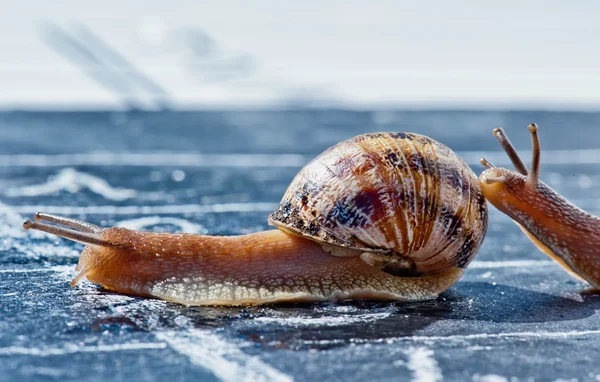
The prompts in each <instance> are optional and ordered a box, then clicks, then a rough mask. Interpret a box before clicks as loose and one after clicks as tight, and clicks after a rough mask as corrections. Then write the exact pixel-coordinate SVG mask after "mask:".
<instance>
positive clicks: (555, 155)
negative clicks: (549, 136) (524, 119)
mask: <svg viewBox="0 0 600 382" xmlns="http://www.w3.org/2000/svg"><path fill="white" fill-rule="evenodd" d="M456 153H457V154H458V156H460V157H461V158H463V159H464V160H465V161H466V162H467V163H468V164H469V165H476V166H480V164H479V160H480V159H481V158H482V157H485V158H487V159H488V160H490V161H491V162H492V163H494V164H496V165H501V166H505V165H510V164H511V163H510V160H509V159H508V157H507V156H506V153H505V152H504V151H498V150H496V151H457V152H456ZM519 154H520V155H521V156H522V157H523V158H526V157H528V156H529V155H530V154H531V153H530V152H525V151H522V152H519ZM313 158H314V156H313V155H301V154H198V153H165V152H160V151H159V152H144V153H110V152H94V153H79V154H56V155H51V154H50V155H44V154H18V155H0V167H17V166H18V167H72V166H174V167H240V168H242V167H243V168H249V167H302V166H304V165H305V164H307V163H308V162H309V161H310V160H311V159H313ZM599 163H600V149H582V150H546V151H544V156H543V158H542V164H545V165H570V164H599Z"/></svg>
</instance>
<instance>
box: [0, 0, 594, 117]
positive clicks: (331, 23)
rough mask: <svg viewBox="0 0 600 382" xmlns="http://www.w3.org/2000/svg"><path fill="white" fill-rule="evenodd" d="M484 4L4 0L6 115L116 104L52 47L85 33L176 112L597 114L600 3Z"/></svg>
mask: <svg viewBox="0 0 600 382" xmlns="http://www.w3.org/2000/svg"><path fill="white" fill-rule="evenodd" d="M10 3H12V4H10ZM484 3H488V4H491V2H482V1H442V0H431V1H406V2H403V1H393V0H390V1H347V0H340V1H323V0H302V1H294V2H291V1H275V0H274V1H251V2H250V1H224V0H220V1H211V2H208V1H150V0H140V1H113V0H104V1H93V2H90V1H81V0H79V1H78V0H70V1H58V0H57V1H45V0H20V1H18V2H17V1H14V2H8V1H3V2H2V4H0V52H2V55H1V56H0V57H2V59H1V60H0V108H3V109H6V108H8V109H10V108H13V107H25V108H36V107H43V108H53V107H60V108H71V107H73V108H82V107H83V108H86V107H116V106H118V105H119V104H120V103H121V100H122V98H123V97H122V95H119V94H118V92H115V91H114V89H113V90H109V89H108V88H107V87H105V86H103V85H101V84H99V83H98V82H96V81H95V80H93V79H92V78H91V77H90V76H89V75H86V74H84V70H83V69H82V68H81V67H78V66H76V65H74V64H73V63H72V62H71V61H70V60H69V59H68V58H67V56H64V55H61V54H60V53H59V50H58V49H57V48H56V45H53V44H52V43H49V41H50V42H51V41H52V40H51V36H52V35H53V34H52V31H53V30H54V31H56V30H57V29H56V28H60V30H62V31H65V32H67V33H69V35H70V36H72V37H74V38H81V36H82V34H81V32H80V31H81V29H78V28H79V26H80V25H85V26H87V28H89V30H90V31H92V32H93V33H94V34H95V35H96V36H98V37H100V38H101V39H102V40H103V41H104V42H105V43H107V44H109V45H110V46H111V47H112V48H114V50H115V51H116V52H118V53H119V54H122V55H123V56H124V57H126V59H127V60H128V61H130V62H131V63H133V64H134V65H135V67H137V69H138V70H139V71H140V72H142V73H144V74H145V75H147V76H149V77H150V78H152V79H153V81H154V82H156V83H157V84H159V85H160V86H161V87H162V88H163V89H164V90H165V91H166V92H167V93H168V94H169V96H170V100H171V102H172V104H173V105H174V106H175V107H182V108H188V107H228V106H239V105H242V106H243V105H246V106H264V105H273V104H275V105H277V104H281V103H284V104H285V103H286V102H287V103H293V102H304V103H309V104H310V103H315V102H316V103H321V104H346V105H359V106H386V105H387V106H394V105H399V106H406V105H412V106H416V107H467V108H468V107H475V108H481V107H484V108H485V107H491V108H504V107H510V108H529V107H542V108H550V109H551V108H560V109H593V110H597V109H600V21H599V20H600V1H595V0H589V1H541V0H540V1H512V0H511V1H499V2H494V5H488V4H484ZM53 28H54V29H53ZM84 46H88V47H89V45H86V44H84ZM116 68H117V69H118V70H119V71H122V70H121V69H120V68H121V67H120V66H119V65H117V66H116ZM86 70H88V71H90V70H92V71H90V73H93V70H96V69H95V68H93V67H92V68H89V67H88V68H87V69H86ZM125 78H126V77H122V79H121V80H119V81H118V83H121V84H123V83H128V82H127V81H128V80H126V79H125ZM131 89H133V88H131ZM147 93H148V91H147V90H144V89H141V90H139V91H137V92H136V94H137V95H136V96H135V97H136V98H141V99H143V102H146V100H147V99H149V98H148V97H146V96H143V94H147ZM150 99H151V98H150Z"/></svg>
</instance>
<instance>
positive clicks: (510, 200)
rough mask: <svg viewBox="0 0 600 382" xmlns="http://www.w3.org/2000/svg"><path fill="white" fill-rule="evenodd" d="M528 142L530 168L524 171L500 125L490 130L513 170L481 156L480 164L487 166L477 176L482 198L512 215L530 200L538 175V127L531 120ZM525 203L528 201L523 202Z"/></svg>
mask: <svg viewBox="0 0 600 382" xmlns="http://www.w3.org/2000/svg"><path fill="white" fill-rule="evenodd" d="M529 132H530V133H531V141H532V155H531V167H530V169H529V170H528V169H527V167H526V166H525V164H524V163H523V161H522V160H521V158H520V157H519V154H518V153H517V151H516V150H515V148H514V146H513V145H512V143H511V142H510V140H509V139H508V136H507V135H506V134H505V133H504V130H503V129H502V128H496V129H494V130H493V134H494V137H496V139H497V140H498V142H499V143H500V145H501V146H502V148H503V149H504V151H505V152H506V154H507V155H508V157H509V158H510V160H511V162H512V163H513V165H514V166H515V171H512V170H508V169H505V168H498V167H495V166H494V165H493V164H492V163H490V162H489V161H488V160H487V159H485V158H482V159H481V164H482V165H483V166H485V167H486V168H487V169H486V170H485V171H484V172H483V173H481V175H480V176H479V185H480V186H481V190H482V192H483V195H484V196H485V198H486V199H487V200H488V201H489V202H490V203H492V204H493V205H494V207H496V208H497V209H499V210H500V211H502V212H504V213H506V214H508V215H509V216H510V215H513V213H514V211H515V209H520V210H521V211H522V210H523V209H525V208H521V207H520V206H522V205H523V203H526V202H527V201H530V200H531V196H532V195H533V194H535V192H536V188H537V185H538V182H539V175H540V140H539V137H538V127H537V125H536V124H535V123H532V124H530V125H529ZM526 204H528V203H526Z"/></svg>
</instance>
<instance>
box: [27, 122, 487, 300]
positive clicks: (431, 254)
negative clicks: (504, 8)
mask: <svg viewBox="0 0 600 382" xmlns="http://www.w3.org/2000/svg"><path fill="white" fill-rule="evenodd" d="M36 218H37V220H47V221H50V222H54V223H58V224H62V225H64V226H67V227H70V228H74V229H70V228H64V227H58V226H55V225H49V224H45V223H34V222H26V223H25V228H34V229H40V230H43V231H47V232H50V233H54V234H57V235H60V236H63V237H66V238H69V239H72V240H75V241H79V242H83V243H85V244H87V246H86V247H85V248H84V250H83V252H82V256H81V258H80V262H79V265H78V267H77V270H78V273H77V276H76V277H75V279H74V280H73V284H75V283H77V282H78V281H79V280H80V279H81V278H83V277H87V278H88V279H89V280H90V281H92V282H94V283H97V284H100V285H102V286H104V287H106V288H107V289H111V290H114V291H117V292H121V293H127V294H132V295H141V296H148V297H157V298H161V299H165V300H170V301H175V302H179V303H183V304H188V305H207V304H213V305H237V304H260V303H269V302H279V301H321V300H334V299H365V298H366V299H390V300H423V299H430V298H435V297H436V296H437V295H438V294H439V293H441V292H443V291H444V290H446V289H447V288H448V287H450V286H451V285H452V284H453V283H455V282H456V281H457V280H458V279H459V278H460V277H461V275H462V273H463V270H464V268H465V267H466V266H467V265H468V264H469V262H470V261H471V260H472V258H473V257H474V256H475V254H476V253H477V251H478V249H479V247H480V245H481V243H482V241H483V238H484V236H485V232H486V228H487V207H486V203H485V200H484V198H483V195H482V192H481V189H480V186H479V183H478V182H477V178H476V177H475V175H474V173H473V172H472V170H471V169H470V168H469V167H468V166H467V165H466V163H465V162H464V161H463V160H462V159H460V158H458V156H456V154H455V153H454V152H452V151H451V150H450V149H448V148H447V147H446V146H444V145H442V144H440V143H439V142H436V141H434V140H433V139H430V138H427V137H424V136H421V135H417V134H410V133H377V134H366V135H362V136H358V137H355V138H353V139H350V140H348V141H344V142H342V143H340V144H338V145H336V146H333V147H332V148H330V149H328V150H327V151H325V152H324V153H323V154H321V155H320V156H319V157H317V158H316V159H315V160H313V161H312V162H311V163H309V164H308V165H307V166H306V167H304V168H303V169H302V170H301V171H300V172H299V173H298V175H297V176H296V177H295V178H294V180H293V181H292V183H291V185H290V187H289V188H288V190H287V192H286V193H285V195H284V197H283V199H282V201H281V204H280V206H279V208H278V209H277V210H276V211H275V212H274V213H273V214H272V215H271V216H270V217H269V223H270V224H271V225H274V226H276V227H277V228H279V229H278V230H273V231H266V232H262V233H257V234H253V235H246V236H237V237H214V236H201V235H185V234H158V233H147V232H146V233H144V232H135V231H130V230H126V229H123V228H106V229H102V228H100V227H97V226H94V225H92V224H89V223H85V222H81V221H78V220H74V219H67V218H61V217H56V216H51V215H45V214H37V215H36Z"/></svg>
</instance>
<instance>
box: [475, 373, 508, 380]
mask: <svg viewBox="0 0 600 382" xmlns="http://www.w3.org/2000/svg"><path fill="white" fill-rule="evenodd" d="M473 382H508V378H505V377H503V376H501V375H497V374H486V375H479V374H475V375H473Z"/></svg>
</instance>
